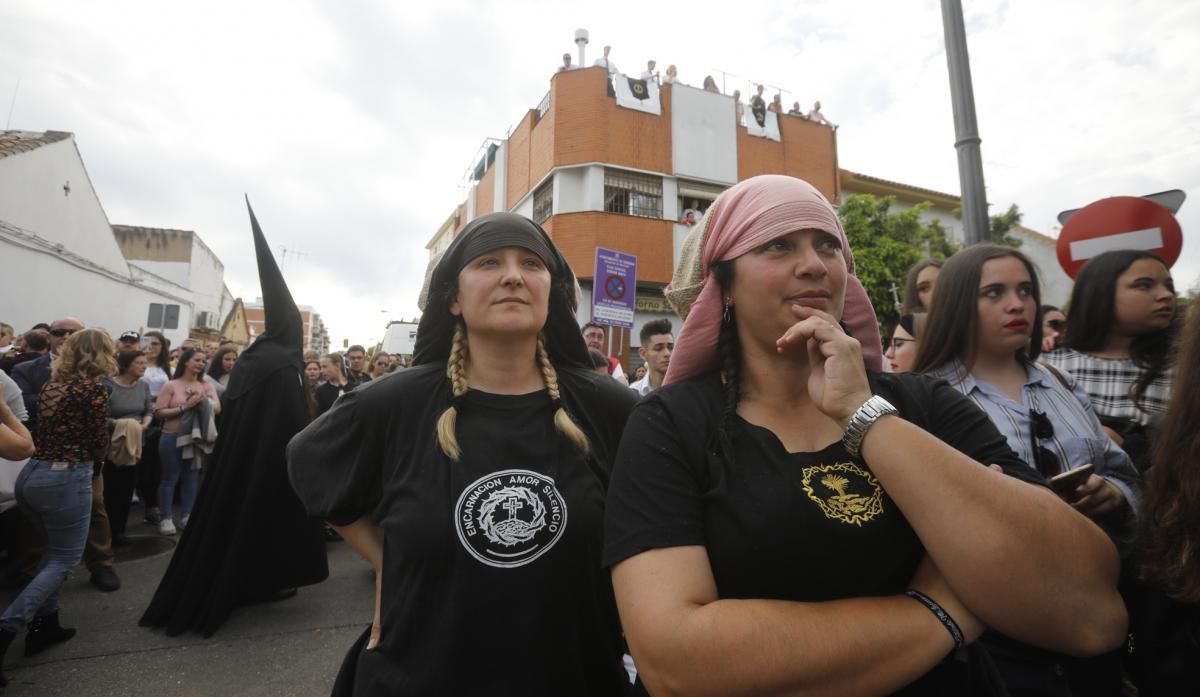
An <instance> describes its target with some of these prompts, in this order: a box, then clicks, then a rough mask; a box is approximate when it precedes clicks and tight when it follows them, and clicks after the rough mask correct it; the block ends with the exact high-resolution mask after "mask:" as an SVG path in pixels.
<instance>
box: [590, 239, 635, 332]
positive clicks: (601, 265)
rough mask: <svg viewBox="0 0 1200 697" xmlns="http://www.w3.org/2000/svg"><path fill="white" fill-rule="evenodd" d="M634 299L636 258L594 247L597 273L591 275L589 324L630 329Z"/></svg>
mask: <svg viewBox="0 0 1200 697" xmlns="http://www.w3.org/2000/svg"><path fill="white" fill-rule="evenodd" d="M636 296H637V257H636V256H634V255H632V254H625V253H623V252H617V251H614V250H611V249H605V248H603V247H597V248H596V273H595V275H593V276H592V321H593V322H595V323H597V324H607V325H609V326H613V327H628V328H632V327H633V307H634V299H635V297H636Z"/></svg>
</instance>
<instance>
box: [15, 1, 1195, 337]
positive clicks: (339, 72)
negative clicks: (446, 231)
mask: <svg viewBox="0 0 1200 697" xmlns="http://www.w3.org/2000/svg"><path fill="white" fill-rule="evenodd" d="M964 5H965V12H966V23H967V33H968V41H969V46H970V52H971V68H972V72H973V75H974V81H975V97H976V104H977V109H978V113H979V126H980V134H981V136H982V138H983V146H982V147H983V158H984V177H985V179H986V181H987V185H988V198H989V201H991V203H992V210H993V212H999V211H1002V210H1004V209H1005V208H1007V207H1008V205H1009V204H1010V203H1017V204H1018V205H1019V206H1020V207H1021V209H1022V210H1023V211H1024V212H1025V223H1026V225H1028V226H1029V227H1032V228H1034V229H1036V230H1039V231H1042V232H1046V233H1048V234H1051V235H1057V228H1056V227H1055V217H1056V215H1057V213H1058V212H1059V211H1061V210H1064V209H1067V208H1076V207H1079V206H1080V205H1083V204H1086V203H1088V202H1090V201H1093V200H1095V199H1097V198H1102V197H1105V196H1114V195H1138V194H1146V193H1151V192H1155V191H1161V190H1164V189H1173V188H1179V189H1183V190H1184V191H1186V192H1187V193H1188V194H1189V195H1191V196H1192V197H1193V200H1190V201H1188V202H1187V203H1186V204H1184V207H1183V209H1182V210H1181V211H1180V216H1179V217H1180V219H1181V223H1182V225H1183V229H1184V235H1185V237H1187V236H1188V235H1195V234H1197V232H1196V231H1197V230H1198V229H1200V62H1197V61H1196V60H1195V58H1196V50H1197V49H1196V48H1195V46H1196V37H1197V36H1200V3H1194V2H1188V3H1181V2H1177V1H1176V0H1161V1H1160V0H1145V1H1142V2H1138V1H1131V0H1125V1H1123V2H1116V1H1115V0H1055V1H1054V2H1042V1H1039V0H1012V1H1008V2H1006V1H1003V0H964ZM580 27H583V28H587V29H588V30H590V32H591V37H592V43H591V45H590V46H589V49H590V50H589V61H590V59H591V58H593V57H595V56H597V55H599V48H600V46H602V45H604V44H606V43H609V44H612V45H613V47H614V48H613V54H612V58H613V61H614V62H615V63H617V65H618V66H619V67H620V68H621V69H622V70H626V71H629V72H634V71H636V70H639V69H640V68H641V66H642V65H644V62H645V60H646V59H647V58H655V59H657V60H658V62H659V67H660V68H665V66H666V65H667V64H668V63H675V64H677V65H678V66H679V72H680V77H681V79H682V80H683V81H685V82H688V83H691V84H694V85H699V84H700V83H701V81H702V80H703V77H704V75H705V74H710V73H711V74H713V75H715V76H717V79H718V82H719V81H720V80H721V75H720V73H719V72H718V71H724V72H725V73H728V76H727V77H726V78H725V80H726V89H727V91H729V92H732V91H733V90H734V89H735V88H741V89H742V91H743V93H745V92H746V91H747V90H746V87H745V86H746V84H747V83H748V81H750V80H755V81H763V82H766V83H768V84H771V85H777V86H779V87H782V88H783V89H784V90H785V94H784V101H785V103H786V104H790V103H791V102H792V101H795V100H799V101H800V102H801V103H802V104H804V105H808V104H811V102H812V101H813V100H814V99H820V100H821V101H822V103H823V105H824V111H825V113H826V115H827V116H828V117H829V118H830V119H832V120H833V121H835V122H837V123H839V124H840V126H841V128H840V130H839V132H838V137H839V159H840V164H841V166H842V167H845V168H847V169H852V170H855V171H858V172H862V173H866V174H870V175H873V176H878V177H884V178H887V179H892V180H896V181H901V182H906V183H910V184H913V185H917V186H922V187H925V188H930V189H936V190H940V191H946V192H951V193H957V192H958V175H957V170H956V160H955V153H954V148H953V142H954V129H953V120H952V114H951V110H950V96H949V86H948V78H947V73H946V60H945V54H944V51H943V39H942V29H941V13H940V5H939V3H938V2H937V1H936V0H911V1H909V2H894V1H892V0H857V1H856V2H845V1H837V0H818V1H804V2H798V1H796V0H788V1H784V2H770V1H767V2H759V3H729V2H707V1H703V0H693V1H691V2H687V3H645V2H629V3H625V2H616V1H611V2H603V3H598V2H593V3H586V4H584V3H565V2H520V1H510V2H505V3H499V2H483V1H482V0H473V1H463V0H439V1H438V2H430V3H409V2H403V3H401V2H391V3H384V2H363V1H349V0H342V1H339V2H321V1H316V0H287V1H265V0H259V1H256V2H250V3H247V2H225V1H220V0H218V1H213V2H207V3H162V2H122V1H117V0H114V1H110V2H103V3H96V2H82V1H72V2H55V3H4V4H2V5H0V116H4V117H5V120H6V121H7V122H8V124H9V127H10V128H13V129H22V130H34V131H42V130H49V129H53V130H65V131H71V132H73V133H75V136H76V140H77V143H78V146H79V149H80V151H81V152H82V154H83V158H84V162H85V164H86V165H87V167H88V171H89V173H90V175H91V177H92V181H93V184H94V185H95V187H96V190H97V191H98V192H99V195H100V199H101V201H102V202H103V204H104V207H105V209H106V211H107V213H108V217H109V219H110V220H111V221H112V222H113V223H122V224H130V225H145V226H152V227H175V228H184V229H190V230H195V231H196V232H198V233H199V234H200V235H201V236H202V237H203V238H204V240H205V241H206V242H207V243H208V245H209V246H210V247H211V248H213V250H214V251H215V252H216V253H217V254H218V256H220V257H221V259H222V260H223V261H224V263H225V268H226V282H227V283H228V285H229V287H230V289H231V290H232V291H233V293H234V294H235V295H240V296H242V297H244V298H247V299H252V298H254V297H255V296H256V295H258V290H257V276H256V274H255V270H254V267H253V254H252V247H251V241H250V236H249V231H248V224H247V221H246V215H245V211H244V208H243V206H242V193H243V192H248V193H249V195H250V198H251V201H252V202H253V203H254V205H255V209H256V212H257V213H258V216H259V219H260V221H261V222H262V223H263V226H264V229H265V232H266V233H267V236H268V238H269V239H270V240H271V242H272V245H273V246H274V248H275V250H276V255H277V256H279V255H280V254H281V252H282V249H283V248H287V249H288V250H289V252H288V255H287V258H286V261H285V265H284V272H285V275H286V276H287V277H288V280H289V283H290V284H291V286H292V290H293V294H294V295H295V296H296V299H297V301H298V302H300V303H303V304H310V305H313V306H315V307H316V309H317V311H319V312H321V313H322V314H323V315H324V316H325V317H326V320H327V322H328V324H329V325H330V327H331V334H332V336H333V339H334V341H335V342H336V344H337V345H340V344H341V340H342V339H343V338H349V339H350V340H351V341H352V342H362V343H367V342H371V341H375V340H377V339H378V338H380V337H381V336H382V333H383V328H384V325H385V324H386V322H387V320H388V319H400V318H401V317H411V316H414V315H415V314H416V304H415V297H416V292H417V289H418V288H419V286H420V277H421V274H422V272H423V269H424V266H425V262H426V260H427V253H426V252H425V249H424V245H425V243H426V242H427V241H428V240H429V238H430V236H431V235H432V234H433V232H434V231H435V230H436V229H437V227H438V225H439V224H440V223H441V222H442V221H443V220H445V218H446V217H447V216H448V215H449V214H450V212H451V210H452V208H453V206H454V205H456V204H457V203H458V202H460V201H462V200H463V199H464V198H465V196H466V191H465V190H464V189H462V188H460V183H461V181H462V179H463V174H464V172H465V171H466V170H467V169H468V168H469V167H470V166H471V165H472V159H473V157H474V156H475V154H476V152H477V150H478V148H479V146H480V144H481V143H482V142H483V140H484V139H485V138H486V137H504V136H505V135H506V134H507V132H508V131H509V129H510V128H511V127H513V126H514V125H515V124H516V123H517V122H518V121H519V120H520V118H521V117H522V115H523V114H524V112H525V110H527V109H529V108H531V107H534V106H536V105H537V103H538V101H539V100H540V99H541V98H542V96H543V95H544V94H545V93H546V92H547V90H548V89H549V78H550V76H551V74H552V72H553V70H554V68H555V67H556V66H557V64H558V63H559V60H560V58H559V57H560V56H561V54H562V53H563V52H565V51H572V52H574V45H573V43H572V40H573V36H574V31H575V29H577V28H580ZM18 85H19V89H18ZM14 94H15V95H16V100H15V103H14V104H13V105H12V113H11V116H9V115H8V108H9V105H10V102H11V100H12V99H13V95H14ZM293 251H294V252H297V253H298V254H295V255H293ZM1174 273H1175V275H1176V278H1177V282H1178V283H1179V284H1180V285H1181V286H1183V287H1191V286H1192V285H1193V284H1195V283H1196V282H1197V279H1200V243H1197V242H1194V241H1193V242H1191V243H1185V245H1184V253H1183V257H1182V258H1181V259H1180V261H1179V263H1177V264H1176V266H1175V268H1174Z"/></svg>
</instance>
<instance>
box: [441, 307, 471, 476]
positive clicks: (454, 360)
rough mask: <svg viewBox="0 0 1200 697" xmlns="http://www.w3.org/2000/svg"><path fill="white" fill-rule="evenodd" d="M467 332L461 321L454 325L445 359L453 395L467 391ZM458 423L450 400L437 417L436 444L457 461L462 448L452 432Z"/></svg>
mask: <svg viewBox="0 0 1200 697" xmlns="http://www.w3.org/2000/svg"><path fill="white" fill-rule="evenodd" d="M468 354H469V352H468V348H467V333H466V331H465V330H464V329H463V325H462V322H459V323H458V324H457V325H455V327H454V340H453V342H452V343H451V345H450V359H449V360H448V361H446V377H448V378H450V389H451V390H452V391H453V394H454V396H455V397H462V396H463V395H465V394H466V393H467V359H468ZM457 424H458V408H457V407H455V406H454V403H453V402H452V403H451V404H450V406H448V407H446V411H444V412H442V415H441V416H440V417H438V422H437V437H438V445H440V446H442V452H444V453H446V456H447V457H449V458H450V459H451V460H454V461H456V462H457V461H458V458H459V457H460V456H462V449H461V448H459V447H458V438H457V437H456V436H455V434H454V429H455V427H456V426H457Z"/></svg>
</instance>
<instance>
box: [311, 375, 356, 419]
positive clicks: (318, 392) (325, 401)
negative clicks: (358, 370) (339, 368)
mask: <svg viewBox="0 0 1200 697" xmlns="http://www.w3.org/2000/svg"><path fill="white" fill-rule="evenodd" d="M355 387H358V383H357V382H348V383H346V384H345V385H335V384H333V383H332V382H324V383H321V384H320V385H317V388H316V389H315V390H313V397H314V399H316V401H317V416H320V415H321V414H324V413H325V412H327V411H329V409H330V407H332V406H333V403H334V402H336V401H337V398H338V397H341V396H342V395H343V394H345V393H347V392H350V391H352V390H354V388H355Z"/></svg>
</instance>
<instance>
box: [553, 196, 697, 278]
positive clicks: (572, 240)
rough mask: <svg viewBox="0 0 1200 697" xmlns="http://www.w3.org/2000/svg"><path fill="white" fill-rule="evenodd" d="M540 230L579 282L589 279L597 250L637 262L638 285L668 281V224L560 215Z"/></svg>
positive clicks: (670, 253) (618, 217)
mask: <svg viewBox="0 0 1200 697" xmlns="http://www.w3.org/2000/svg"><path fill="white" fill-rule="evenodd" d="M543 227H545V229H546V232H548V233H549V234H550V237H552V238H553V239H554V243H555V244H556V245H558V248H559V249H561V250H562V253H563V256H565V257H566V258H567V261H568V262H569V263H570V264H571V268H573V269H574V270H575V275H576V276H578V277H580V278H591V277H592V273H593V272H594V270H595V266H596V247H605V248H607V249H615V250H617V251H619V252H625V253H626V254H634V255H636V256H637V258H638V268H637V273H638V282H639V283H661V284H666V283H669V282H670V281H671V274H672V272H673V261H674V254H675V244H674V240H673V237H672V234H673V229H674V225H673V223H672V222H671V221H669V220H653V219H651V218H638V217H635V216H631V215H621V214H619V213H597V212H586V213H560V214H558V215H554V216H551V217H550V219H549V220H547V221H546V222H545V223H544V224H543Z"/></svg>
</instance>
